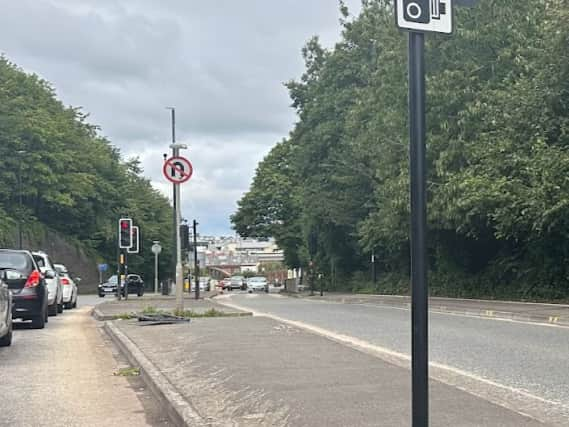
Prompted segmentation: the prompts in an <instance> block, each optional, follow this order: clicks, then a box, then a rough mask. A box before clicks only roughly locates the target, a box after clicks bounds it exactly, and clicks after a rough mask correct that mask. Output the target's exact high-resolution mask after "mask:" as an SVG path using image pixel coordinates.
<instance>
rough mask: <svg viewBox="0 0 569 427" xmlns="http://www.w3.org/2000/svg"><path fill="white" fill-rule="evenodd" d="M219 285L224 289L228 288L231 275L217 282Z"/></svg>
mask: <svg viewBox="0 0 569 427" xmlns="http://www.w3.org/2000/svg"><path fill="white" fill-rule="evenodd" d="M218 286H220V287H221V289H223V290H226V289H229V287H230V286H231V277H225V278H224V279H222V280H221V281H220V282H219V285H218Z"/></svg>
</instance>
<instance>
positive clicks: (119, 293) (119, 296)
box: [117, 236, 123, 301]
mask: <svg viewBox="0 0 569 427" xmlns="http://www.w3.org/2000/svg"><path fill="white" fill-rule="evenodd" d="M119 240H120V236H119ZM118 247H119V251H118V252H119V259H118V269H117V299H118V300H119V301H120V300H121V274H122V264H123V254H122V249H120V245H118Z"/></svg>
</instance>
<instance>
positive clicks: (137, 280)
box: [98, 274, 144, 298]
mask: <svg viewBox="0 0 569 427" xmlns="http://www.w3.org/2000/svg"><path fill="white" fill-rule="evenodd" d="M117 282H118V278H117V276H116V275H113V276H111V277H110V278H109V280H107V281H106V282H105V283H102V284H100V285H99V291H98V293H99V297H101V298H104V297H105V295H116V294H117ZM126 282H127V284H128V293H129V295H130V294H137V295H138V296H139V297H141V296H142V295H144V281H143V280H142V278H141V277H140V276H139V275H138V274H129V275H128V276H126ZM124 288H125V282H123V281H121V295H122V296H124Z"/></svg>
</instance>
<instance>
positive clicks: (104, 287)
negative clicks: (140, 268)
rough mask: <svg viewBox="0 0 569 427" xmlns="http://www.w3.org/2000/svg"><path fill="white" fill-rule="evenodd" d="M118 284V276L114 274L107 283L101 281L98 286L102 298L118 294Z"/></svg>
mask: <svg viewBox="0 0 569 427" xmlns="http://www.w3.org/2000/svg"><path fill="white" fill-rule="evenodd" d="M117 284H118V277H117V275H116V274H115V275H113V276H111V277H109V279H108V280H107V281H106V282H105V283H100V284H99V286H98V293H99V297H100V298H104V297H105V295H116V294H117Z"/></svg>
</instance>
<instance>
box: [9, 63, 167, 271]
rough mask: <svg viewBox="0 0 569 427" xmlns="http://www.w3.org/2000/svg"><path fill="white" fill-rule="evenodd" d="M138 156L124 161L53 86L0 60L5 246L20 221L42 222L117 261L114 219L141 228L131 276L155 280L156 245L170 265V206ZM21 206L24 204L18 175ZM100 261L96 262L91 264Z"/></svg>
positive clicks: (110, 259)
mask: <svg viewBox="0 0 569 427" xmlns="http://www.w3.org/2000/svg"><path fill="white" fill-rule="evenodd" d="M141 173H142V171H141V169H140V166H139V163H138V161H137V160H136V159H131V160H129V161H123V160H122V159H121V156H120V152H119V150H118V149H117V148H116V147H114V146H112V145H111V144H110V142H109V141H108V140H106V139H105V138H103V137H101V136H100V135H99V133H98V129H97V127H96V126H93V125H91V124H89V123H88V121H87V116H86V115H85V114H84V113H83V112H81V110H80V109H77V108H70V107H65V106H64V105H63V104H62V103H61V102H60V101H59V100H57V98H56V96H55V92H54V90H53V88H52V87H51V86H50V85H49V84H48V83H47V82H45V81H43V80H41V79H40V78H38V77H37V76H35V75H30V74H26V73H24V72H23V71H22V70H20V69H18V68H17V67H16V66H15V65H14V64H11V63H10V62H9V61H8V60H7V59H6V58H4V57H2V58H0V242H1V243H2V244H3V245H13V244H15V234H14V227H13V225H14V223H15V218H22V219H23V220H24V221H25V223H26V225H25V226H24V228H26V229H28V230H29V229H31V228H32V227H33V224H37V223H38V222H39V223H41V224H43V225H45V226H46V227H48V228H50V229H53V230H56V231H58V232H60V233H62V234H63V235H64V236H67V237H68V238H70V239H72V240H74V241H79V242H82V243H83V244H84V245H86V246H87V248H91V249H92V250H94V251H96V252H97V253H98V254H99V256H100V257H101V258H102V259H103V260H106V261H107V262H109V263H111V264H113V265H114V264H116V261H115V260H116V245H117V243H116V238H117V221H118V218H119V216H120V215H129V216H131V217H132V218H134V220H135V223H137V224H138V225H140V229H141V236H142V238H143V245H142V248H143V254H142V255H141V256H131V257H130V261H129V264H130V265H129V267H130V271H133V272H141V273H145V272H147V273H148V274H147V277H148V278H151V277H152V275H153V273H152V268H153V265H154V264H153V262H152V261H151V260H152V257H153V255H152V253H151V251H150V247H151V245H152V240H161V241H162V242H164V244H163V246H164V252H163V254H164V255H165V256H163V257H162V263H163V266H164V267H166V266H168V265H169V259H170V253H169V248H170V245H169V244H168V242H171V234H172V228H171V224H172V223H171V209H169V206H168V201H167V199H165V198H164V197H163V196H162V195H160V194H159V193H158V191H156V190H155V189H153V188H152V186H151V185H150V182H149V181H148V180H147V179H145V178H143V177H142V175H141ZM20 174H21V190H22V191H21V193H22V201H23V206H22V209H20V206H19V194H20V192H19V191H18V189H19V175H20ZM93 261H94V262H95V260H93Z"/></svg>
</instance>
